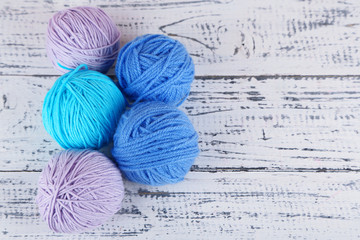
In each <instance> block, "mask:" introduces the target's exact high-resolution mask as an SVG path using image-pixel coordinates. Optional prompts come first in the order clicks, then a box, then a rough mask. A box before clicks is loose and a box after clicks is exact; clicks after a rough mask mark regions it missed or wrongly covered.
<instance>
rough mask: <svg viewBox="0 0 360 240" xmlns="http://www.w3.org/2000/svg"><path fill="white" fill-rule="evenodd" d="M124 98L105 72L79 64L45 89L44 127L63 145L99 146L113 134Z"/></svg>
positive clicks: (74, 146) (123, 104) (123, 106)
mask: <svg viewBox="0 0 360 240" xmlns="http://www.w3.org/2000/svg"><path fill="white" fill-rule="evenodd" d="M124 110H125V99H124V97H123V95H122V93H121V92H120V90H119V89H118V87H117V86H116V85H115V83H114V82H113V81H112V80H111V79H110V78H109V77H107V76H106V75H104V74H102V73H99V72H96V71H92V70H88V69H87V67H86V65H80V66H79V67H77V68H76V69H75V70H73V71H71V72H69V73H66V74H64V75H63V76H61V77H60V78H58V79H57V80H56V82H55V84H54V85H53V87H52V88H51V89H50V91H49V92H48V93H47V95H46V97H45V100H44V105H43V111H42V119H43V124H44V127H45V130H46V131H47V132H48V133H49V134H50V135H51V136H52V137H53V138H54V139H55V140H56V141H57V142H58V143H59V145H60V146H61V147H63V148H65V149H68V148H79V149H82V148H92V149H99V148H101V147H103V146H104V145H106V144H107V143H108V142H109V141H110V140H111V139H112V137H113V134H114V132H115V129H116V126H117V123H118V121H119V119H120V116H121V114H122V113H123V112H124Z"/></svg>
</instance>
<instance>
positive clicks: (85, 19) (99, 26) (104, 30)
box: [46, 7, 120, 73]
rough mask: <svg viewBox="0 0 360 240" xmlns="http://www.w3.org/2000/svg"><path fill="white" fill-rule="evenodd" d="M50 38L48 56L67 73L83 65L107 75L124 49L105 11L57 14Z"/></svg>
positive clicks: (83, 9) (77, 10)
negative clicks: (121, 47)
mask: <svg viewBox="0 0 360 240" xmlns="http://www.w3.org/2000/svg"><path fill="white" fill-rule="evenodd" d="M46 37H47V54H48V56H49V58H50V59H51V62H52V64H53V65H54V67H55V68H56V69H58V70H59V71H60V72H63V73H65V72H67V71H68V70H67V69H75V68H76V67H77V66H79V65H81V64H86V65H88V67H89V69H91V70H95V71H99V72H102V73H106V72H107V71H108V70H109V68H110V67H111V66H112V65H113V63H114V61H115V59H116V56H117V55H118V53H119V50H120V43H119V39H120V32H119V31H118V29H117V28H116V26H115V24H114V23H113V22H112V20H111V19H110V17H109V16H108V15H106V13H105V12H104V11H103V10H101V9H99V8H94V7H75V8H70V9H66V10H63V11H60V12H58V13H56V14H55V15H54V16H53V17H52V18H51V19H50V21H49V25H48V29H47V35H46ZM61 66H64V67H61Z"/></svg>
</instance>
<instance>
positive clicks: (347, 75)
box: [0, 0, 360, 240]
mask: <svg viewBox="0 0 360 240" xmlns="http://www.w3.org/2000/svg"><path fill="white" fill-rule="evenodd" d="M79 5H91V6H97V7H101V8H102V9H104V10H105V12H106V13H108V14H109V15H110V16H111V18H112V19H113V20H114V21H115V23H116V24H117V26H118V27H119V29H120V31H121V32H122V39H121V45H124V44H125V43H126V42H128V41H130V40H132V39H133V38H135V37H136V36H139V35H142V34H147V33H161V34H165V35H168V36H171V37H173V38H175V39H177V40H179V41H181V42H182V43H183V44H184V45H185V46H186V47H187V49H188V50H189V52H190V54H191V55H192V57H193V59H194V62H195V64H196V76H197V77H196V79H195V80H194V83H193V85H192V90H191V94H190V96H189V98H188V99H187V101H186V102H185V103H184V104H183V106H181V109H182V110H183V111H184V112H186V114H187V115H188V116H189V118H190V120H191V121H192V122H193V124H194V126H195V128H196V130H197V131H198V133H199V145H200V148H201V154H200V156H199V157H198V158H197V159H196V162H195V164H194V166H193V167H192V169H191V172H190V173H189V174H188V175H187V176H186V178H185V181H184V182H182V183H179V184H175V185H168V186H164V187H148V186H144V185H138V184H135V183H130V182H128V181H125V187H126V198H125V200H124V203H123V209H122V210H121V211H120V212H119V213H117V214H116V215H115V216H114V217H113V218H112V219H110V220H109V221H108V222H107V223H105V224H104V225H103V226H101V227H99V228H98V229H95V230H92V231H89V232H86V233H84V234H78V235H62V234H54V233H52V232H51V231H49V229H48V228H47V226H46V225H45V224H44V223H43V222H42V221H41V219H40V217H39V214H38V210H37V207H36V205H35V203H34V198H35V196H36V192H37V190H36V188H37V180H38V177H39V172H40V171H41V169H42V168H43V167H44V166H45V164H46V162H47V161H48V160H49V159H50V158H51V156H52V155H53V154H55V153H57V152H59V151H60V150H61V148H60V146H59V145H58V144H57V143H56V142H55V141H54V140H53V139H52V138H51V137H50V136H49V135H48V134H47V133H46V132H45V130H44V127H43V125H42V121H41V109H42V103H43V99H44V97H45V95H46V93H47V91H48V90H49V89H50V88H51V86H52V85H53V83H54V82H55V80H56V79H57V78H58V75H59V73H58V72H56V70H55V69H53V67H52V66H51V64H50V61H49V60H48V59H47V57H46V52H45V31H46V27H47V22H48V19H49V18H50V17H51V16H52V15H53V14H54V13H55V12H57V11H59V10H61V9H64V8H67V7H73V6H79ZM359 13H360V1H358V0H344V1H338V0H311V1H310V0H309V1H301V0H300V1H298V0H288V1H284V0H252V1H249V0H181V1H179V0H167V1H158V0H122V1H116V0H69V1H53V0H19V1H11V0H1V1H0V29H1V31H0V239H1V240H8V239H21V240H29V239H31V240H32V239H35V240H53V239H54V240H55V239H63V240H85V239H86V240H88V239H93V240H95V239H119V238H121V239H123V238H124V239H359V238H360V200H359V199H360V181H359V179H360V175H359V174H360V157H359V156H360V147H359V145H358V143H359V142H360V134H359V131H360V130H359V123H360V67H359V63H360V55H359V50H360V44H359V41H360V40H359V37H358V36H359V32H360V14H359ZM109 74H110V75H112V76H113V75H114V70H113V69H112V70H110V72H109ZM103 151H104V152H105V153H108V152H109V148H107V149H103Z"/></svg>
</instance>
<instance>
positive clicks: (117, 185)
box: [36, 149, 124, 233]
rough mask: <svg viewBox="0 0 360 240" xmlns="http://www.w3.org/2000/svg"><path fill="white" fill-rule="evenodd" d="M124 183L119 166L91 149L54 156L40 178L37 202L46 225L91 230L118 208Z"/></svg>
mask: <svg viewBox="0 0 360 240" xmlns="http://www.w3.org/2000/svg"><path fill="white" fill-rule="evenodd" d="M123 198H124V186H123V181H122V177H121V173H120V171H119V169H118V168H117V167H116V166H115V164H114V163H113V162H112V161H111V160H110V159H108V158H107V157H106V156H105V155H104V154H102V153H100V152H97V151H94V150H75V149H71V150H65V151H62V152H60V153H58V154H57V155H55V156H54V157H53V158H52V159H51V160H50V161H49V163H48V165H47V166H46V167H45V168H44V170H43V171H42V173H41V175H40V178H39V187H38V194H37V197H36V202H37V204H38V207H39V211H40V215H41V217H42V218H43V220H44V221H46V222H47V224H48V225H49V228H50V229H51V230H53V231H55V232H59V233H78V232H82V231H85V230H91V229H92V228H95V227H97V226H99V225H101V224H103V223H104V222H105V221H106V220H108V219H109V218H110V217H111V216H113V215H114V214H115V213H116V212H117V211H118V210H120V208H121V201H122V199H123Z"/></svg>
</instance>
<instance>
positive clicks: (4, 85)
mask: <svg viewBox="0 0 360 240" xmlns="http://www.w3.org/2000/svg"><path fill="white" fill-rule="evenodd" d="M55 80H56V77H44V76H36V77H31V76H21V77H19V76H8V77H5V76H2V77H0V97H1V99H2V100H0V126H1V128H0V146H1V147H0V169H1V170H3V171H24V170H29V171H32V170H35V171H40V170H41V169H42V168H43V166H44V164H45V163H46V162H47V161H48V159H49V158H51V155H53V154H54V153H56V152H58V151H60V147H59V145H58V144H57V143H56V142H54V140H52V139H51V137H50V136H49V135H48V134H47V133H46V132H45V130H44V127H43V125H42V121H41V109H42V101H43V99H44V97H45V94H46V93H47V91H48V90H49V89H50V87H51V86H52V84H53V83H54V81H55ZM181 109H182V110H184V111H185V112H186V113H187V114H188V115H189V117H190V119H191V121H192V122H193V124H194V126H195V128H196V130H197V131H198V133H199V144H200V148H201V154H200V156H199V157H198V158H197V160H196V162H195V166H194V167H193V171H338V170H340V171H359V169H360V158H359V154H360V148H359V144H358V142H360V134H359V129H358V127H359V119H360V77H242V78H239V77H228V78H210V77H203V78H197V79H196V80H195V81H194V83H193V86H192V92H191V94H190V96H189V98H188V100H187V101H186V102H185V104H184V105H183V106H182V107H181Z"/></svg>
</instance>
